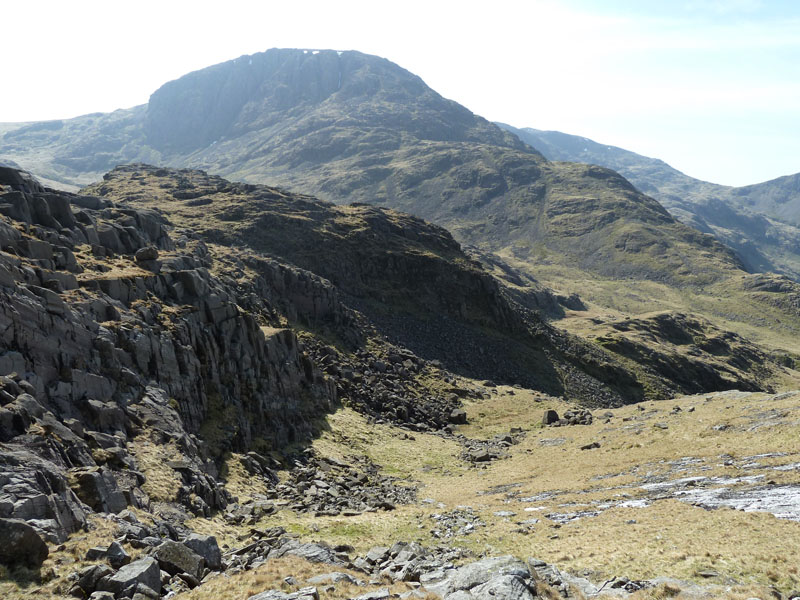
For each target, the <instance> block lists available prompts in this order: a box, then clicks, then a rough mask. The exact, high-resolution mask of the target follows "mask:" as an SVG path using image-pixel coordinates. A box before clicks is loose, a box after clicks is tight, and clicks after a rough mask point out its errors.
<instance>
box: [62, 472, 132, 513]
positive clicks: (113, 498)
mask: <svg viewBox="0 0 800 600" xmlns="http://www.w3.org/2000/svg"><path fill="white" fill-rule="evenodd" d="M69 483H70V487H71V488H72V491H74V492H75V495H77V496H78V498H80V499H81V500H82V501H83V502H84V503H86V504H87V505H88V506H89V507H90V508H91V509H92V510H94V511H96V512H110V513H118V512H120V511H123V510H125V509H126V508H127V506H128V503H127V502H126V501H125V496H124V494H123V493H122V492H120V491H119V490H118V489H117V482H116V480H115V479H114V476H113V475H112V474H111V472H110V471H108V470H106V469H100V468H98V467H80V468H77V469H71V470H70V471H69Z"/></svg>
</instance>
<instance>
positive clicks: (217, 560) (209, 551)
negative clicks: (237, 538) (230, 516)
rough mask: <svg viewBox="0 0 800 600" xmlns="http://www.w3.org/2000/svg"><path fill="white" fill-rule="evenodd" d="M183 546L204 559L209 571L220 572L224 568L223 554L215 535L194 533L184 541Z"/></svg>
mask: <svg viewBox="0 0 800 600" xmlns="http://www.w3.org/2000/svg"><path fill="white" fill-rule="evenodd" d="M183 545H184V546H186V547H187V548H189V549H190V550H192V551H193V552H194V553H195V554H197V555H198V556H201V557H203V559H204V560H205V563H206V566H207V567H208V568H209V569H212V570H214V571H218V570H219V569H220V568H221V567H222V552H221V551H220V549H219V545H218V544H217V538H215V537H214V536H213V535H200V534H197V533H193V534H191V535H190V536H189V537H187V538H186V539H185V540H184V541H183Z"/></svg>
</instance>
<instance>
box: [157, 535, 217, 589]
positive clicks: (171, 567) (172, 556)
mask: <svg viewBox="0 0 800 600" xmlns="http://www.w3.org/2000/svg"><path fill="white" fill-rule="evenodd" d="M153 556H154V557H155V558H156V559H157V560H158V564H159V565H160V567H161V568H162V569H164V570H165V571H166V572H167V573H169V574H170V575H177V574H178V573H188V574H189V575H191V576H192V577H195V578H196V579H200V578H202V576H203V567H204V566H205V560H204V559H203V557H201V556H199V555H197V554H195V553H194V552H193V551H192V550H191V549H189V548H188V547H186V546H185V545H183V544H181V543H180V542H175V541H172V540H167V541H165V542H164V543H162V544H161V545H160V546H158V547H157V548H156V549H155V551H154V552H153Z"/></svg>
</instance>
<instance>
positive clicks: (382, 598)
mask: <svg viewBox="0 0 800 600" xmlns="http://www.w3.org/2000/svg"><path fill="white" fill-rule="evenodd" d="M391 595H392V594H391V593H390V592H389V588H380V589H378V590H373V591H371V592H367V593H366V594H361V595H360V596H356V597H355V598H353V600H386V598H389V597H390V596H391Z"/></svg>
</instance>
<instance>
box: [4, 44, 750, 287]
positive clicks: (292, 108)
mask: <svg viewBox="0 0 800 600" xmlns="http://www.w3.org/2000/svg"><path fill="white" fill-rule="evenodd" d="M0 155H2V156H7V157H10V158H12V159H13V160H16V161H17V162H19V163H20V164H28V165H32V166H34V167H36V168H37V169H40V170H41V172H43V173H44V174H45V175H46V176H47V177H49V178H50V179H59V178H60V179H61V180H63V181H68V182H70V183H80V182H84V181H86V180H87V179H92V178H96V177H97V176H98V174H99V171H102V170H104V169H107V168H110V167H111V166H113V165H114V164H115V163H117V162H129V161H132V160H144V161H147V162H154V163H158V164H165V165H173V166H181V167H193V168H203V169H206V170H208V171H211V172H213V173H217V174H221V175H225V176H230V177H233V178H235V179H243V180H247V181H252V182H260V183H270V184H273V185H274V184H278V185H281V186H285V187H287V188H289V189H293V190H301V191H304V192H306V193H311V194H314V195H316V196H318V197H320V198H323V199H326V200H331V201H334V202H338V203H345V202H354V201H359V202H369V203H372V204H377V205H386V206H391V207H393V208H396V209H399V210H402V211H405V212H409V213H412V214H416V215H419V216H421V217H423V218H426V219H428V220H431V221H433V222H436V223H438V224H440V225H444V226H446V227H447V228H448V229H450V230H451V231H452V232H453V233H454V235H455V236H456V238H457V239H459V240H460V241H462V242H466V243H469V244H473V245H475V246H478V247H480V248H482V249H483V250H488V251H490V252H495V253H500V254H505V255H508V256H514V257H516V258H517V259H519V260H520V261H522V262H525V263H528V264H534V263H536V261H537V260H539V257H543V256H547V257H548V258H547V260H548V261H553V260H556V261H558V262H560V263H562V264H564V265H569V266H571V267H578V268H581V269H586V270H589V271H591V272H595V273H598V274H600V275H603V276H608V277H623V278H624V277H634V278H645V279H650V280H656V281H664V282H669V283H670V284H674V285H687V284H691V285H704V284H707V283H710V282H713V281H716V280H718V279H720V278H721V277H724V276H725V274H729V273H732V272H736V271H738V270H739V269H740V268H741V267H742V265H741V263H740V262H739V259H738V258H737V257H736V256H735V255H734V253H733V252H731V251H730V250H728V249H727V248H726V247H724V246H723V245H721V244H719V243H718V242H716V240H714V239H713V237H712V236H708V235H703V234H702V233H698V232H697V231H696V230H694V229H691V228H689V227H686V226H684V225H682V224H681V223H679V222H677V221H676V220H675V219H673V218H672V217H671V216H670V215H669V214H668V213H667V212H666V211H665V210H664V209H663V208H662V207H661V206H660V205H659V204H658V203H657V202H655V201H654V200H653V199H651V198H649V197H647V196H645V195H644V194H642V193H640V192H639V191H637V190H636V189H634V188H633V187H632V186H631V185H630V184H629V183H628V182H627V181H626V180H625V179H623V178H622V177H620V176H619V175H618V174H616V173H614V172H612V171H610V170H606V169H600V168H598V167H587V166H582V165H575V164H573V165H566V164H561V163H552V162H550V161H548V160H546V159H545V158H544V157H543V156H542V155H541V154H539V153H538V152H537V151H536V150H534V149H532V148H531V147H530V146H528V145H527V144H524V143H523V142H521V141H520V140H519V139H518V138H517V137H516V136H514V135H512V134H510V133H508V132H506V131H503V130H502V129H500V128H499V127H497V126H496V125H494V124H491V123H489V122H488V121H486V120H485V119H482V118H481V117H478V116H476V115H474V114H472V113H471V112H470V111H469V110H467V109H466V108H464V107H462V106H460V105H459V104H457V103H455V102H453V101H450V100H446V99H444V98H442V97H441V96H440V95H439V94H437V93H436V92H434V91H433V90H431V89H430V88H429V87H427V86H426V85H425V84H424V82H422V80H421V79H419V77H417V76H415V75H413V74H411V73H409V72H408V71H406V70H405V69H402V68H401V67H399V66H397V65H395V64H393V63H391V62H389V61H388V60H385V59H381V58H377V57H374V56H369V55H365V54H361V53H358V52H334V51H305V50H277V49H275V50H269V51H267V52H264V53H260V54H255V55H252V56H245V57H241V58H239V59H236V60H233V61H228V62H226V63H222V64H219V65H215V66H213V67H209V68H207V69H203V70H200V71H197V72H194V73H190V74H189V75H186V76H184V77H182V78H180V79H178V80H176V81H172V82H169V83H167V84H165V85H164V86H162V87H161V88H160V89H159V90H156V92H154V93H153V95H152V96H151V98H150V101H149V102H148V104H147V105H146V106H144V107H137V108H134V109H130V110H126V111H117V112H115V113H112V114H110V115H90V116H86V117H81V118H79V119H74V120H69V121H63V122H49V123H37V124H29V125H26V126H22V127H17V128H16V129H14V130H12V131H8V132H7V133H5V135H4V136H3V138H2V141H1V142H0ZM533 274H534V275H535V273H533Z"/></svg>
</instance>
